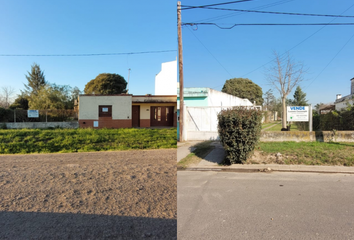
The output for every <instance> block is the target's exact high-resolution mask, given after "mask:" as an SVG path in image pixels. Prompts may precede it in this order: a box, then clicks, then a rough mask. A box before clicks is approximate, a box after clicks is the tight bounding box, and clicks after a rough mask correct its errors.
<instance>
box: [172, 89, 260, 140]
mask: <svg viewBox="0 0 354 240" xmlns="http://www.w3.org/2000/svg"><path fill="white" fill-rule="evenodd" d="M183 102H184V116H183V119H184V122H183V123H184V128H183V141H186V140H215V139H217V138H218V127H217V125H218V119H217V115H218V113H219V112H220V111H221V110H222V109H226V108H231V107H236V106H243V107H250V108H254V107H255V108H258V109H261V106H254V105H253V103H252V102H251V101H249V100H248V99H246V98H239V97H236V96H233V95H230V94H227V93H223V92H220V91H217V90H214V89H211V88H184V89H183ZM177 108H178V109H179V88H178V91H177ZM178 116H179V110H178ZM177 126H178V131H177V133H178V134H177V136H178V139H179V124H178V125H177Z"/></svg>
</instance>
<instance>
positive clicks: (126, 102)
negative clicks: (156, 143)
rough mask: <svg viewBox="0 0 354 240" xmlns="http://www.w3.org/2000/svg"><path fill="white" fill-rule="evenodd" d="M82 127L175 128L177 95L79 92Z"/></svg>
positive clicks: (80, 122)
mask: <svg viewBox="0 0 354 240" xmlns="http://www.w3.org/2000/svg"><path fill="white" fill-rule="evenodd" d="M79 126H80V127H81V128H130V127H145V128H146V127H176V126H177V96H176V95H174V96H173V95H166V96H154V95H143V96H141V95H137V96H133V95H131V94H117V95H80V96H79Z"/></svg>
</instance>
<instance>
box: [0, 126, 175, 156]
mask: <svg viewBox="0 0 354 240" xmlns="http://www.w3.org/2000/svg"><path fill="white" fill-rule="evenodd" d="M159 148H177V129H176V128H170V129H166V128H164V129H134V128H121V129H48V130H42V129H21V130H14V129H7V130H0V154H15V153H22V154H25V153H55V152H62V153H63V152H92V151H108V150H130V149H159Z"/></svg>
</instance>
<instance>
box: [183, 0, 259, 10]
mask: <svg viewBox="0 0 354 240" xmlns="http://www.w3.org/2000/svg"><path fill="white" fill-rule="evenodd" d="M249 1H252V0H238V1H232V2H224V3H214V4H208V5H203V6H185V5H181V7H182V8H181V10H189V9H194V8H205V7H212V6H220V5H226V4H233V3H241V2H249ZM183 7H184V8H183Z"/></svg>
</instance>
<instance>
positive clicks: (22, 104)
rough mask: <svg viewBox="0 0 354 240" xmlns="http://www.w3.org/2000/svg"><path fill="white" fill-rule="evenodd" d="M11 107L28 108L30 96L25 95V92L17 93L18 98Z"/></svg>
mask: <svg viewBox="0 0 354 240" xmlns="http://www.w3.org/2000/svg"><path fill="white" fill-rule="evenodd" d="M10 108H11V109H23V110H27V109H28V97H27V96H26V95H25V93H23V92H22V93H21V94H20V95H17V98H16V99H15V101H14V103H13V104H11V105H10Z"/></svg>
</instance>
